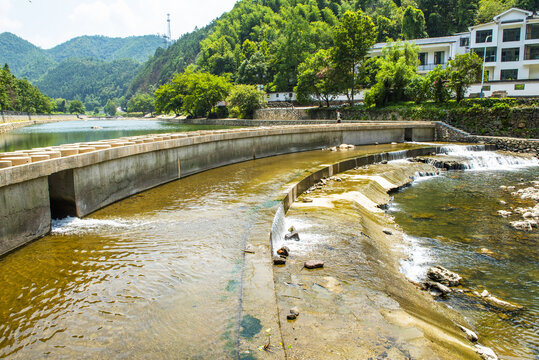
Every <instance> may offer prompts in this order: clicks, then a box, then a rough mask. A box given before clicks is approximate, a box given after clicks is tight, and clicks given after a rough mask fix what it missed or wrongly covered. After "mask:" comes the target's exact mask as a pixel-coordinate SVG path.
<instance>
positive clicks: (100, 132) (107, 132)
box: [0, 119, 230, 152]
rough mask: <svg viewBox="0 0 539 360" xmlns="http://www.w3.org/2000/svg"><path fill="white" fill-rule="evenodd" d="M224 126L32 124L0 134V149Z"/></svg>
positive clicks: (139, 122)
mask: <svg viewBox="0 0 539 360" xmlns="http://www.w3.org/2000/svg"><path fill="white" fill-rule="evenodd" d="M226 128H230V127H227V126H215V125H182V124H175V123H171V122H166V121H156V120H142V119H141V120H76V121H64V122H57V123H48V124H40V125H32V126H27V127H24V128H20V129H16V130H13V131H10V132H8V133H4V134H0V152H6V151H16V150H26V149H32V148H36V147H47V146H55V145H62V144H70V143H76V142H90V141H98V140H104V139H114V138H119V137H123V136H137V135H145V134H160V133H168V132H182V131H196V130H207V129H226Z"/></svg>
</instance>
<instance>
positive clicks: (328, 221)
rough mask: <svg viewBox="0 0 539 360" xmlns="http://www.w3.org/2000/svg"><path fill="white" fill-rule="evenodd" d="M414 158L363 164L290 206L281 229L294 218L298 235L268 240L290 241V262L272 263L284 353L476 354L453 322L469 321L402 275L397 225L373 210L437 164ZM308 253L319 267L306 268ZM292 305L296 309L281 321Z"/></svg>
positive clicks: (448, 356)
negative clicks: (292, 317)
mask: <svg viewBox="0 0 539 360" xmlns="http://www.w3.org/2000/svg"><path fill="white" fill-rule="evenodd" d="M418 165H419V164H409V163H392V164H389V165H381V164H378V165H368V166H363V167H361V168H357V169H354V170H350V171H347V172H346V173H341V174H338V175H335V176H334V177H329V179H328V180H324V181H322V182H319V183H318V184H317V185H316V186H314V187H311V188H310V190H307V192H306V193H305V194H303V195H301V196H299V198H298V201H297V202H294V203H293V204H291V206H290V210H289V212H288V213H287V218H286V221H285V223H284V228H288V227H289V226H294V228H295V230H297V231H298V233H299V237H300V241H299V242H296V241H283V240H281V241H279V242H278V243H274V248H279V247H280V246H282V245H286V246H287V247H288V248H289V249H290V256H289V257H288V259H287V263H286V265H285V266H284V267H276V268H275V270H274V274H275V275H274V276H275V289H276V294H277V299H278V307H279V313H280V316H279V318H280V321H281V334H282V338H283V341H284V343H285V344H286V345H287V347H288V348H287V349H286V352H287V356H288V358H291V359H305V358H317V359H334V358H336V357H339V358H349V357H350V358H358V357H359V358H369V357H373V358H378V357H388V358H392V359H393V358H395V359H397V358H409V357H412V358H421V359H431V358H433V356H436V357H438V358H441V359H470V358H472V359H473V358H478V356H477V355H476V354H475V350H474V348H473V346H472V343H470V342H469V341H468V340H467V339H466V337H465V334H464V333H463V332H462V331H461V330H460V329H459V328H458V327H457V325H456V323H459V324H466V322H465V320H464V319H463V318H462V317H460V316H459V315H458V314H457V313H455V312H453V311H451V310H449V309H448V308H446V307H445V306H440V305H439V304H437V303H436V302H434V301H433V300H432V297H431V296H430V295H427V294H426V293H422V292H420V291H419V290H417V289H416V288H415V287H414V286H413V285H412V284H411V283H409V282H408V281H407V280H406V278H405V277H404V275H403V274H402V273H400V271H399V264H400V261H401V260H402V259H403V258H405V257H406V254H405V253H404V252H403V248H404V247H405V243H404V242H403V239H402V233H401V232H400V230H399V227H398V226H396V225H395V224H394V222H393V219H392V217H390V216H388V215H386V214H385V213H384V212H383V211H382V210H381V209H380V208H379V207H380V206H381V205H383V204H387V203H388V202H389V201H390V196H389V195H388V192H389V191H392V190H395V189H398V188H399V187H402V186H405V185H407V184H408V183H410V182H411V181H412V180H411V176H413V175H414V174H416V173H419V172H421V173H435V172H436V171H437V170H436V169H435V168H434V167H432V166H430V165H426V164H421V165H419V166H418ZM416 175H417V174H416ZM311 259H316V260H321V261H323V262H324V267H323V268H322V269H317V270H307V269H305V268H304V263H305V262H306V261H307V260H311ZM292 308H296V309H297V310H298V311H299V313H300V314H299V316H298V317H297V319H295V320H286V317H287V314H288V313H289V312H290V309H292ZM337 334H338V336H337Z"/></svg>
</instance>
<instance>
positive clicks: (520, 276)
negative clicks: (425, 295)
mask: <svg viewBox="0 0 539 360" xmlns="http://www.w3.org/2000/svg"><path fill="white" fill-rule="evenodd" d="M492 168H495V169H496V168H497V169H496V170H492ZM536 180H539V167H538V166H531V167H518V166H516V167H514V166H510V165H507V164H504V165H500V166H490V167H489V166H488V165H487V164H483V166H480V165H478V168H475V169H471V170H466V171H450V172H447V173H445V174H444V175H443V176H437V177H431V178H426V179H424V180H423V181H420V182H417V183H415V184H414V185H413V186H412V187H409V188H406V189H404V190H403V191H400V192H399V193H397V194H395V196H394V201H393V203H392V205H391V207H390V211H389V212H390V213H391V214H392V215H394V216H395V218H396V222H397V223H398V224H400V225H401V226H402V228H403V230H404V232H405V233H406V234H407V235H408V240H409V242H410V246H411V248H410V250H409V253H410V258H409V260H408V261H405V262H404V263H403V271H404V272H405V273H406V274H407V275H408V276H409V277H410V278H411V279H413V280H415V281H419V280H421V279H423V278H424V277H425V273H426V270H427V268H428V267H429V266H433V265H442V266H444V267H446V268H448V269H451V270H453V271H456V272H457V273H459V274H460V275H462V276H463V278H464V286H465V288H468V289H471V290H475V291H478V292H479V293H481V292H482V291H483V290H488V291H489V292H490V293H491V294H493V295H494V296H496V297H498V298H501V299H503V300H506V301H510V302H513V303H516V304H519V305H521V306H523V307H524V310H522V311H517V312H508V311H501V310H500V309H496V308H493V307H492V306H488V304H485V303H484V302H481V301H478V300H477V298H474V297H470V296H467V295H456V296H451V297H449V298H448V299H447V300H443V302H445V303H446V304H447V305H449V306H451V307H453V308H455V309H457V310H458V311H459V312H461V313H462V314H463V315H464V316H465V317H466V318H467V319H468V320H469V321H470V323H471V324H472V326H473V327H474V330H475V331H477V332H478V333H479V334H480V336H481V337H482V338H483V339H484V341H485V342H487V343H488V344H489V346H491V347H492V348H493V349H494V350H495V351H496V353H497V354H498V355H500V356H501V357H502V358H503V359H537V358H538V357H539V347H538V345H537V344H539V335H538V329H539V303H538V301H537V299H538V298H539V267H538V265H539V251H538V245H539V235H538V233H537V229H535V230H534V231H531V232H526V231H519V230H515V229H514V228H512V227H511V226H510V222H511V221H515V220H518V218H519V217H520V218H521V216H511V217H509V218H502V217H501V216H500V215H499V214H498V213H497V212H498V210H510V208H517V207H528V206H533V205H534V204H535V202H533V201H530V200H521V199H519V198H517V197H515V196H512V195H511V192H512V191H516V190H518V189H522V188H526V187H529V186H533V183H532V181H536ZM500 186H516V189H515V190H510V191H507V190H503V189H501V188H500ZM500 201H504V202H506V203H507V204H505V205H503V203H500ZM481 249H488V250H490V251H491V253H489V254H485V253H481Z"/></svg>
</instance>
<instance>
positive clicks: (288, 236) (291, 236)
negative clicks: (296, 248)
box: [284, 231, 299, 241]
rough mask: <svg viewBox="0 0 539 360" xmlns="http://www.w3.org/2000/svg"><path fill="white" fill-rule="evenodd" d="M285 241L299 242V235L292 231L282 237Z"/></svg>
mask: <svg viewBox="0 0 539 360" xmlns="http://www.w3.org/2000/svg"><path fill="white" fill-rule="evenodd" d="M284 239H285V240H295V241H299V233H298V232H297V231H292V232H290V233H288V234H286V235H285V236H284Z"/></svg>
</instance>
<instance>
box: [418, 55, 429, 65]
mask: <svg viewBox="0 0 539 360" xmlns="http://www.w3.org/2000/svg"><path fill="white" fill-rule="evenodd" d="M428 55H429V54H428V53H425V52H422V53H419V55H418V57H419V65H427V58H428Z"/></svg>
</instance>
